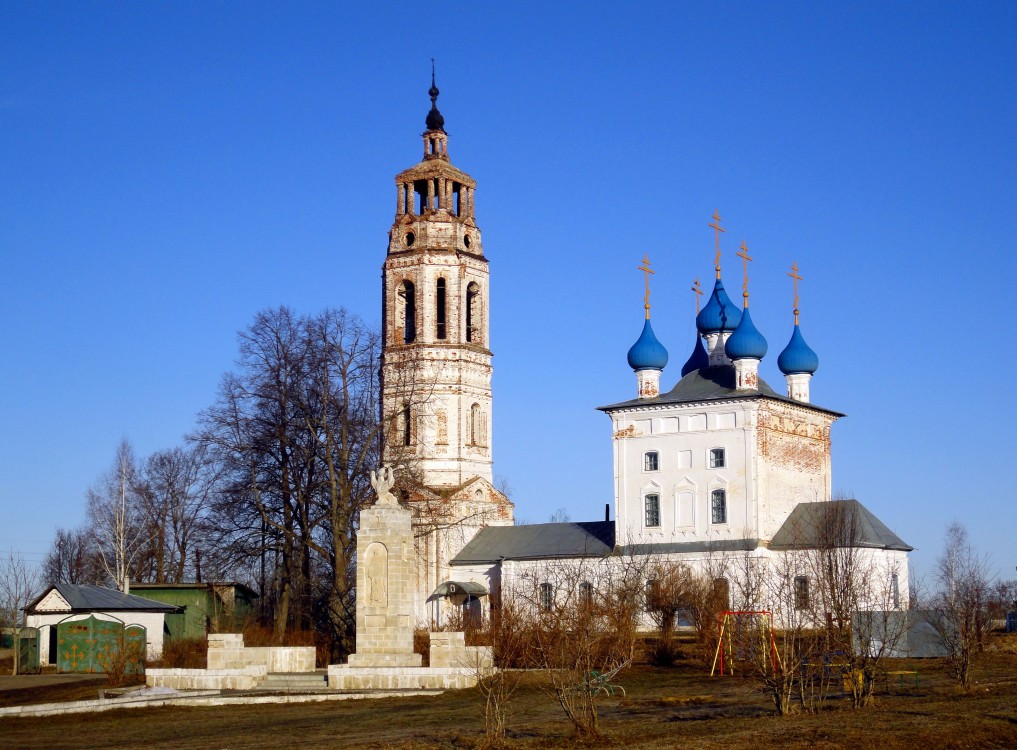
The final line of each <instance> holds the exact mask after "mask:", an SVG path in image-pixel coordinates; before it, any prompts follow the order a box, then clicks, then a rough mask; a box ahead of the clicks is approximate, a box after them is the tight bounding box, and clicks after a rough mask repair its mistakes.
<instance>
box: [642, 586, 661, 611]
mask: <svg viewBox="0 0 1017 750" xmlns="http://www.w3.org/2000/svg"><path fill="white" fill-rule="evenodd" d="M643 596H644V602H643V604H644V606H645V607H646V611H647V612H652V611H653V609H654V607H656V606H657V605H658V603H659V602H660V581H658V580H657V579H656V578H651V579H650V580H648V581H647V582H646V590H645V591H644V594H643Z"/></svg>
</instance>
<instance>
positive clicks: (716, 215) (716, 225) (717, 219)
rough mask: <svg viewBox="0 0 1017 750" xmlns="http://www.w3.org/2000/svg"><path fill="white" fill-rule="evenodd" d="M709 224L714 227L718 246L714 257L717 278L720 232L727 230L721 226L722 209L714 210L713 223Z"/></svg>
mask: <svg viewBox="0 0 1017 750" xmlns="http://www.w3.org/2000/svg"><path fill="white" fill-rule="evenodd" d="M708 226H710V227H712V228H713V229H714V230H715V231H714V235H715V239H714V244H715V245H716V248H717V254H716V255H715V256H714V258H713V268H714V270H715V271H716V272H717V278H718V279H719V278H720V233H721V232H726V231H727V230H726V229H724V228H722V227H721V226H720V209H719V208H718V209H717V210H716V211H714V212H713V223H712V224H709V225H708Z"/></svg>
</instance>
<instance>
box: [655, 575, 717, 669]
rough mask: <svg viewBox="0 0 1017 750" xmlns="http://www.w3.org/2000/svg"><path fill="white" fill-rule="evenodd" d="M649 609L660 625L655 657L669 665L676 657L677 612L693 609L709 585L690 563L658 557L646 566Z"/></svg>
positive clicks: (660, 663)
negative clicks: (705, 583)
mask: <svg viewBox="0 0 1017 750" xmlns="http://www.w3.org/2000/svg"><path fill="white" fill-rule="evenodd" d="M647 576H648V579H647V581H648V582H647V588H646V611H647V613H648V614H649V616H650V618H651V619H652V620H653V623H654V625H655V626H656V628H657V634H658V643H657V648H656V650H655V652H654V655H653V657H654V661H655V662H656V663H657V664H658V665H660V666H670V665H671V664H673V663H674V660H675V658H676V657H677V648H676V646H675V642H674V633H675V628H676V627H677V625H678V616H679V614H681V613H683V612H688V611H690V610H691V609H694V608H695V606H696V603H697V602H699V601H700V600H703V599H705V597H703V596H702V592H703V591H704V590H705V589H706V588H707V587H706V586H705V585H704V582H703V581H702V580H701V579H702V576H701V575H699V574H698V573H696V572H695V571H694V570H693V569H692V568H691V567H690V566H688V565H686V564H685V563H683V562H679V561H676V560H657V561H655V562H652V563H650V565H649V566H648V568H647Z"/></svg>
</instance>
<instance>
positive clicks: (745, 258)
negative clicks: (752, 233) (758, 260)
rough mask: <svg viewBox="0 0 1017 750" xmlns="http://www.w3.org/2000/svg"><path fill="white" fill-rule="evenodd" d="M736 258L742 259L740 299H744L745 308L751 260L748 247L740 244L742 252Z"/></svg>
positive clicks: (745, 244) (747, 299)
mask: <svg viewBox="0 0 1017 750" xmlns="http://www.w3.org/2000/svg"><path fill="white" fill-rule="evenodd" d="M738 257H739V258H741V259H742V275H743V276H744V280H743V281H742V297H744V298H745V306H746V307H748V306H749V261H750V260H752V258H751V257H750V256H749V246H748V244H747V243H745V242H743V243H742V251H741V252H740V253H738Z"/></svg>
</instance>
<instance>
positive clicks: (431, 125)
mask: <svg viewBox="0 0 1017 750" xmlns="http://www.w3.org/2000/svg"><path fill="white" fill-rule="evenodd" d="M439 93H440V92H439V91H438V87H437V86H435V85H434V60H431V88H429V89H428V90H427V95H428V96H430V97H431V111H430V112H428V113H427V119H426V120H425V121H424V122H425V124H426V125H427V129H428V130H440V131H441V132H443V133H444V132H445V118H444V117H442V116H441V112H439V111H438V94H439Z"/></svg>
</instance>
